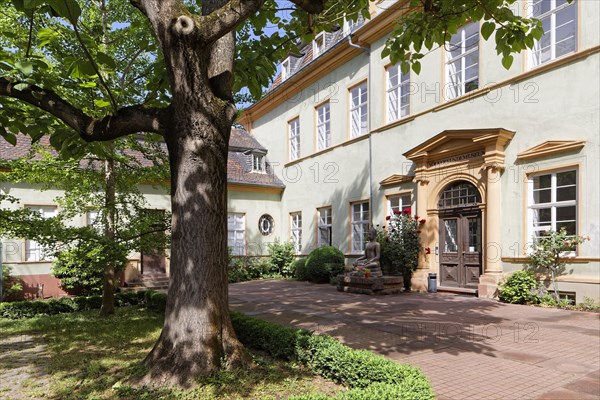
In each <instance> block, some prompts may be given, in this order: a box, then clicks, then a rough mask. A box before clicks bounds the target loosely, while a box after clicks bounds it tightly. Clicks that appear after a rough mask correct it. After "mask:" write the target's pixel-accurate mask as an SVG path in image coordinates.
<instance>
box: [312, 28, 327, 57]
mask: <svg viewBox="0 0 600 400" xmlns="http://www.w3.org/2000/svg"><path fill="white" fill-rule="evenodd" d="M323 51H325V32H321V33H319V34H318V35H317V36H316V37H315V40H314V41H313V60H314V59H315V58H317V57H319V56H320V55H321V54H323Z"/></svg>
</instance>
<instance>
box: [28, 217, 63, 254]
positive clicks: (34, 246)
mask: <svg viewBox="0 0 600 400" xmlns="http://www.w3.org/2000/svg"><path fill="white" fill-rule="evenodd" d="M25 208H27V209H29V210H31V211H37V212H38V213H40V215H41V216H42V217H43V218H52V217H55V216H56V215H57V213H58V207H57V206H33V205H25ZM45 252H46V249H45V248H44V247H43V246H41V245H40V244H39V243H38V242H36V241H35V240H30V239H26V240H25V261H28V262H41V261H52V260H54V257H52V256H50V255H47V254H46V253H45Z"/></svg>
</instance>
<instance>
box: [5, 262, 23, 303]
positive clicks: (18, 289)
mask: <svg viewBox="0 0 600 400" xmlns="http://www.w3.org/2000/svg"><path fill="white" fill-rule="evenodd" d="M22 299H23V282H22V281H21V280H20V279H18V278H16V277H14V276H12V268H11V267H9V266H8V265H3V266H2V298H1V299H0V301H18V300H22Z"/></svg>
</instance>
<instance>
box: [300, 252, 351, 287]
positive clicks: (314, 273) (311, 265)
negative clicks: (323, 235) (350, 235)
mask: <svg viewBox="0 0 600 400" xmlns="http://www.w3.org/2000/svg"><path fill="white" fill-rule="evenodd" d="M306 268H307V270H308V276H309V280H310V281H312V282H316V283H327V282H329V280H330V278H331V277H334V276H337V275H339V274H341V273H343V272H344V254H343V253H342V252H341V251H340V250H338V249H336V248H335V247H331V246H324V247H319V248H318V249H315V250H313V251H312V252H311V253H310V254H309V256H308V258H307V259H306Z"/></svg>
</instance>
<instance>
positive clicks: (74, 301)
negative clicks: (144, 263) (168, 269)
mask: <svg viewBox="0 0 600 400" xmlns="http://www.w3.org/2000/svg"><path fill="white" fill-rule="evenodd" d="M139 304H146V305H147V306H148V308H151V309H153V310H157V311H164V308H165V304H166V295H165V294H163V293H159V292H155V291H152V290H148V291H140V292H119V293H115V306H117V307H122V306H135V305H139ZM101 306H102V296H99V295H93V296H78V297H62V298H59V299H50V300H34V301H14V302H10V303H0V318H9V319H21V318H32V317H37V316H41V315H53V314H62V313H69V312H75V311H85V310H96V309H100V307H101Z"/></svg>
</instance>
